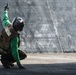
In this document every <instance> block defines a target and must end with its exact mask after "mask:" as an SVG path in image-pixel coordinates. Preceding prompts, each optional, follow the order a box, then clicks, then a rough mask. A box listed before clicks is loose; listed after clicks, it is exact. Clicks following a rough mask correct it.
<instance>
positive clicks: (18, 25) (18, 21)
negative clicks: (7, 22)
mask: <svg viewBox="0 0 76 75" xmlns="http://www.w3.org/2000/svg"><path fill="white" fill-rule="evenodd" d="M12 25H13V28H14V29H15V30H16V31H22V29H23V27H24V21H23V19H22V18H21V17H15V18H14V20H13V22H12Z"/></svg>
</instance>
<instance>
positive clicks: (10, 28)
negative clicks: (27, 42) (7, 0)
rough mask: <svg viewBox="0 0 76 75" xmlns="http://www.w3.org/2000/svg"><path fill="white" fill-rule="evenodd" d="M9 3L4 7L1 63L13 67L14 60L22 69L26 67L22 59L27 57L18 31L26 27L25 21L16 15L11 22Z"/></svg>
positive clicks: (0, 35)
mask: <svg viewBox="0 0 76 75" xmlns="http://www.w3.org/2000/svg"><path fill="white" fill-rule="evenodd" d="M8 9H9V8H8V5H6V6H5V7H4V13H3V24H4V26H3V30H2V31H1V34H0V54H1V63H2V64H3V66H4V67H5V68H11V67H12V66H14V64H13V63H14V62H16V63H17V65H18V67H19V68H20V69H23V68H24V67H23V66H22V64H21V63H20V60H22V59H25V58H26V57H27V55H26V53H25V52H24V51H22V50H19V49H18V48H19V44H20V37H19V35H20V34H19V33H18V31H22V30H23V27H24V21H23V19H22V18H21V17H15V18H14V20H13V22H12V23H11V22H10V21H9V19H8Z"/></svg>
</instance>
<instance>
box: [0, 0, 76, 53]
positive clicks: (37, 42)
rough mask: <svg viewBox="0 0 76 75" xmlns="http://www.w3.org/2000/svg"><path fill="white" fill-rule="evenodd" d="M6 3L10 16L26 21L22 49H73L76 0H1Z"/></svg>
mask: <svg viewBox="0 0 76 75" xmlns="http://www.w3.org/2000/svg"><path fill="white" fill-rule="evenodd" d="M6 3H8V4H9V7H10V9H9V19H10V21H12V20H13V18H14V17H16V16H20V17H22V18H23V19H24V21H25V28H24V30H23V32H22V33H21V37H22V39H21V40H22V42H21V46H20V48H21V49H24V50H26V52H74V51H76V0H0V17H1V19H2V13H3V7H4V5H5V4H6ZM0 25H1V23H0Z"/></svg>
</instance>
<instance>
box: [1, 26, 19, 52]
mask: <svg viewBox="0 0 76 75" xmlns="http://www.w3.org/2000/svg"><path fill="white" fill-rule="evenodd" d="M8 29H9V31H10V33H11V35H10V36H8V35H7V33H6V31H5V29H4V28H3V30H2V32H1V34H0V48H1V49H5V50H8V49H10V41H11V40H12V38H14V37H19V34H18V33H17V32H16V31H15V30H14V29H13V27H12V26H11V25H9V26H8ZM19 44H20V40H19Z"/></svg>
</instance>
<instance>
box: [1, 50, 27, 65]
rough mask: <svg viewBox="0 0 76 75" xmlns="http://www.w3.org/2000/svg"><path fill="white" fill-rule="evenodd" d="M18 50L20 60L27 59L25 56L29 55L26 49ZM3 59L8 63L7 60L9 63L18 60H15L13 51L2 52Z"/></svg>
mask: <svg viewBox="0 0 76 75" xmlns="http://www.w3.org/2000/svg"><path fill="white" fill-rule="evenodd" d="M18 52H19V57H20V60H23V59H25V58H26V57H27V55H26V53H25V52H24V51H22V50H18ZM1 60H2V61H5V64H6V62H9V63H14V62H16V61H15V60H14V58H13V56H12V54H11V53H8V54H2V55H1ZM2 64H3V63H2ZM7 64H8V63H7Z"/></svg>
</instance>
